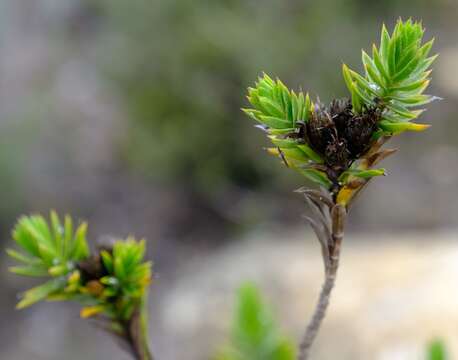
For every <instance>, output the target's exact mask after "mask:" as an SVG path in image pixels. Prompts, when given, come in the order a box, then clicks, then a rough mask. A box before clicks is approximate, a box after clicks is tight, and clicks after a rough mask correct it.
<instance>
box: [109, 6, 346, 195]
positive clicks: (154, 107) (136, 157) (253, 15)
mask: <svg viewBox="0 0 458 360" xmlns="http://www.w3.org/2000/svg"><path fill="white" fill-rule="evenodd" d="M102 4H103V5H101V8H102V11H101V14H102V17H101V18H102V21H103V23H104V24H105V26H106V27H107V28H109V29H110V30H111V32H110V33H107V34H106V37H105V36H101V38H100V42H101V43H103V47H101V48H100V49H101V54H100V59H101V60H100V64H101V69H103V71H105V73H106V74H107V75H109V76H110V78H111V79H112V80H113V82H112V84H114V85H116V86H117V90H118V92H119V94H120V95H121V100H122V102H123V104H125V105H126V110H127V113H128V116H129V118H130V124H129V127H128V129H127V138H126V140H127V141H126V143H125V144H124V147H123V150H122V154H123V156H124V157H125V159H126V160H127V161H128V163H129V164H130V165H132V166H133V167H134V168H136V169H137V170H139V171H140V172H142V173H144V174H145V173H146V174H147V175H150V176H151V177H153V178H156V179H157V178H161V179H168V180H170V179H171V180H172V181H175V182H176V181H180V179H186V181H185V183H186V185H191V186H194V187H197V188H198V189H205V191H206V192H210V191H213V190H215V189H221V188H224V187H225V186H227V185H229V184H232V185H233V184H235V185H242V186H253V185H258V184H259V183H260V182H261V181H262V183H263V184H267V183H268V181H270V177H268V176H264V177H262V178H261V175H265V174H268V173H271V174H272V173H273V172H274V170H275V168H274V169H271V167H270V165H269V163H268V162H267V161H266V160H263V158H262V157H260V156H258V155H256V152H253V151H251V149H255V146H254V144H255V143H256V142H255V141H256V138H255V137H254V136H253V135H252V133H250V132H249V130H248V129H249V127H250V124H247V123H246V122H243V120H242V119H241V116H240V113H239V108H240V107H241V106H242V105H243V103H244V99H243V95H242V93H241V89H243V88H244V84H246V83H247V82H248V81H250V79H252V78H253V77H254V76H256V75H257V74H258V73H259V70H260V69H262V70H265V71H269V72H271V71H275V72H277V73H278V72H281V73H287V74H293V73H295V74H296V75H295V76H296V77H297V76H298V75H297V74H299V77H305V76H309V75H308V74H306V73H305V71H304V64H305V63H307V62H311V61H312V60H313V59H316V57H317V55H316V52H317V51H320V50H321V48H320V43H319V41H317V39H318V38H319V36H320V35H323V31H324V28H325V24H331V23H333V20H335V19H336V17H337V16H338V13H337V12H338V11H337V10H336V11H334V10H335V9H336V8H339V9H340V11H341V12H346V11H347V10H346V7H343V6H342V7H340V6H339V5H338V4H335V2H327V1H325V2H324V3H321V4H314V3H304V2H299V1H292V2H290V3H288V4H286V3H282V2H273V1H270V2H269V3H268V4H267V3H266V4H264V5H263V6H262V7H259V4H258V3H257V2H255V1H241V0H235V1H228V2H223V1H214V2H208V1H203V0H197V1H190V0H184V1H183V0H169V1H157V2H149V1H133V2H129V3H127V2H125V1H119V0H115V1H111V0H110V1H104V2H102ZM330 9H332V10H333V11H328V10H330ZM281 18H284V19H288V21H285V22H282V24H281V26H272V24H276V23H278V21H279V19H281ZM318 19H320V20H318ZM280 21H281V20H280ZM260 34H262V36H260ZM312 51H315V55H314V57H311V56H310V55H309V54H310V52H312ZM324 61H326V60H324ZM321 63H323V61H322V62H321ZM314 71H318V72H320V78H321V79H322V81H320V86H323V87H325V86H326V84H325V82H326V81H327V80H329V79H330V76H329V75H328V74H327V73H326V69H324V68H323V69H319V70H318V69H316V70H314ZM331 78H332V77H331ZM321 82H323V84H321Z"/></svg>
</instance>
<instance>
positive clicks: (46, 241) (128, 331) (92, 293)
mask: <svg viewBox="0 0 458 360" xmlns="http://www.w3.org/2000/svg"><path fill="white" fill-rule="evenodd" d="M86 230H87V224H86V223H84V222H83V223H81V224H79V225H78V226H77V227H76V229H75V228H74V222H73V221H72V219H71V217H70V216H65V217H64V219H63V222H62V221H61V220H60V219H59V217H58V216H57V214H56V213H55V212H53V211H52V212H51V216H50V221H49V222H48V221H46V220H45V219H44V218H43V217H42V216H39V215H33V216H23V217H21V218H20V219H19V220H18V222H17V224H16V226H15V228H14V230H13V233H12V236H13V239H14V241H15V242H16V244H17V245H18V246H19V247H20V248H21V250H22V251H21V252H19V251H16V250H13V249H8V250H7V252H8V254H9V255H10V256H11V257H12V258H14V259H15V260H17V261H18V262H19V263H21V265H18V266H13V267H10V271H11V272H13V273H16V274H19V275H24V276H33V277H42V278H45V279H46V281H45V282H44V283H43V284H41V285H39V286H36V287H34V288H32V289H30V290H27V291H25V292H24V293H23V294H22V296H21V299H20V301H19V303H18V304H17V308H18V309H22V308H25V307H27V306H30V305H32V304H34V303H36V302H38V301H41V300H51V301H52V300H55V301H58V300H73V301H77V302H79V303H81V304H82V305H83V308H82V309H81V313H80V314H81V317H83V318H93V319H94V320H96V321H97V322H96V324H97V325H99V327H101V328H103V329H104V330H107V331H108V332H109V333H111V334H113V335H115V336H116V338H118V339H119V340H120V342H121V344H122V345H124V347H125V348H126V350H128V351H129V352H130V353H131V354H132V355H133V357H135V358H136V359H139V360H152V355H151V353H150V350H149V348H148V342H147V310H146V298H147V292H148V286H149V284H150V282H151V262H145V261H144V259H143V258H144V254H145V241H144V240H141V241H137V240H135V239H134V238H128V239H127V240H116V241H114V242H113V244H112V245H110V246H102V247H99V248H98V249H97V251H95V252H94V253H92V254H91V253H90V251H89V247H88V245H87V240H86Z"/></svg>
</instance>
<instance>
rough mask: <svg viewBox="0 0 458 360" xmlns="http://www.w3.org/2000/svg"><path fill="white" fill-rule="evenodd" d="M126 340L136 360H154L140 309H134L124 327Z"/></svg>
mask: <svg viewBox="0 0 458 360" xmlns="http://www.w3.org/2000/svg"><path fill="white" fill-rule="evenodd" d="M125 330H126V340H127V342H128V344H129V346H130V348H131V350H132V353H133V355H134V357H135V359H136V360H154V359H153V356H152V354H151V351H150V349H149V346H148V339H147V338H146V334H145V331H144V329H143V325H142V319H141V314H140V309H136V310H135V312H134V313H133V314H132V317H131V319H130V320H129V321H128V322H127V323H126V325H125Z"/></svg>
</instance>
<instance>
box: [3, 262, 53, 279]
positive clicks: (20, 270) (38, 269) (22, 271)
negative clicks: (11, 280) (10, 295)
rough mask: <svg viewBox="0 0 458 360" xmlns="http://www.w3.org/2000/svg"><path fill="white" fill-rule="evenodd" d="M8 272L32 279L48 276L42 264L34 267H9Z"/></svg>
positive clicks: (46, 269)
mask: <svg viewBox="0 0 458 360" xmlns="http://www.w3.org/2000/svg"><path fill="white" fill-rule="evenodd" d="M8 271H10V272H12V273H14V274H17V275H23V276H32V277H45V276H49V274H48V268H47V267H46V266H44V265H42V264H36V265H25V266H11V267H9V268H8Z"/></svg>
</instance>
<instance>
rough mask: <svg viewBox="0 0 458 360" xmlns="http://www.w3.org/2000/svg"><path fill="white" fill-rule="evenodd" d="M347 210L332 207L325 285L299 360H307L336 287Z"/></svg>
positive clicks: (306, 331) (302, 343) (325, 260)
mask: <svg viewBox="0 0 458 360" xmlns="http://www.w3.org/2000/svg"><path fill="white" fill-rule="evenodd" d="M345 217H346V211H345V208H344V207H343V206H341V205H335V206H333V207H332V209H331V220H332V233H331V234H330V236H329V237H328V239H327V243H328V246H329V253H328V254H329V255H327V256H329V257H328V258H326V257H325V255H324V256H323V260H324V264H325V279H324V283H323V287H322V289H321V292H320V296H319V298H318V302H317V304H316V306H315V310H314V312H313V316H312V318H311V320H310V322H309V324H308V326H307V329H306V330H305V334H304V337H303V338H302V341H301V343H300V345H299V356H298V360H307V359H308V358H309V354H310V349H311V348H312V345H313V342H314V341H315V338H316V336H317V335H318V331H319V330H320V327H321V324H322V322H323V319H324V317H325V315H326V310H327V308H328V306H329V299H330V297H331V292H332V289H333V288H334V285H335V281H336V276H337V270H338V268H339V259H340V247H341V244H342V240H343V233H344V225H345Z"/></svg>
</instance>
